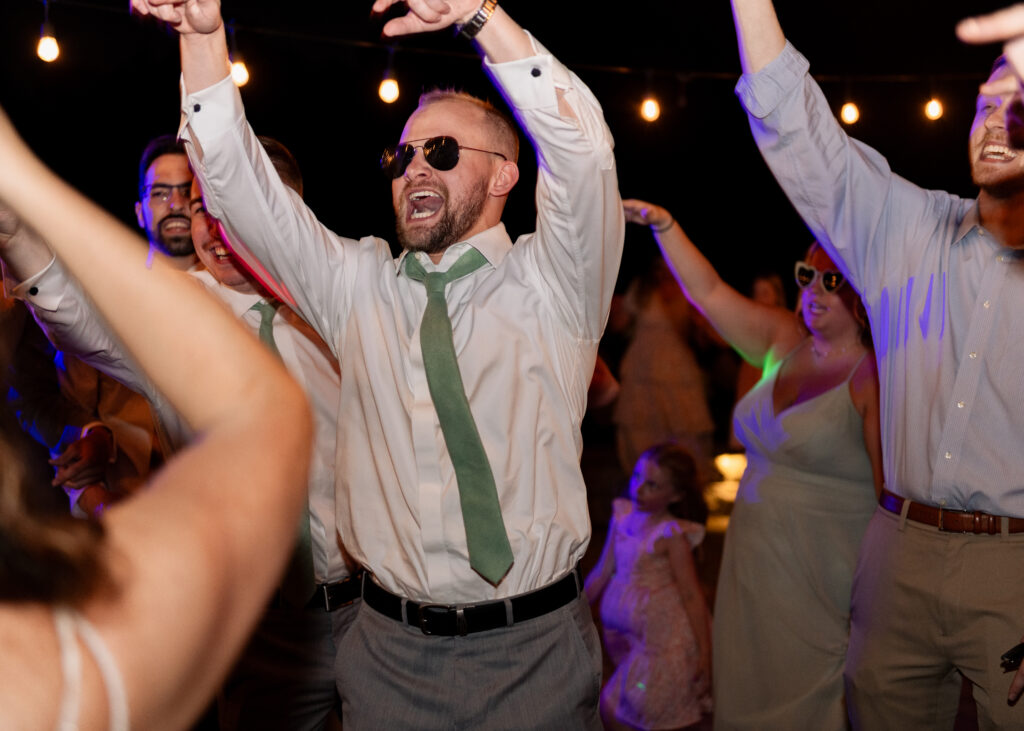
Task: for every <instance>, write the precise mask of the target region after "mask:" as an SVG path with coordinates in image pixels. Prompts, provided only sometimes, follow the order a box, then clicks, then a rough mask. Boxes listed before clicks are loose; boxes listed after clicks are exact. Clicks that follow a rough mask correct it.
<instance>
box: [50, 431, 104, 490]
mask: <svg viewBox="0 0 1024 731" xmlns="http://www.w3.org/2000/svg"><path fill="white" fill-rule="evenodd" d="M113 453H114V435H113V434H112V433H111V431H110V430H109V429H107V428H106V427H95V428H93V429H92V430H90V431H89V433H88V434H86V435H85V436H84V437H82V438H81V439H78V440H76V441H74V442H72V443H71V444H69V445H68V447H67V449H65V450H64V451H63V452H61V454H60V455H59V456H58V457H56V458H55V459H51V460H50V464H52V465H53V466H54V467H56V468H57V473H56V474H55V475H54V476H53V484H54V485H57V486H64V485H67V486H68V487H84V486H86V485H89V484H92V483H97V482H99V483H102V482H103V481H104V479H105V478H106V475H107V465H109V464H110V458H111V457H112V456H113Z"/></svg>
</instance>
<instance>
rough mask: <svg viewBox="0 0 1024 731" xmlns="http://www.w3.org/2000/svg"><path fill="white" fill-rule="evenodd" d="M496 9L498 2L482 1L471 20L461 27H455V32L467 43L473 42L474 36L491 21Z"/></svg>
mask: <svg viewBox="0 0 1024 731" xmlns="http://www.w3.org/2000/svg"><path fill="white" fill-rule="evenodd" d="M496 7H498V0H484V4H483V5H481V6H480V9H479V10H477V11H476V13H475V14H474V15H473V17H472V18H470V19H469V20H467V21H466V22H465V23H463V24H462V25H459V26H456V28H455V32H456V33H458V34H459V36H460V37H461V38H465V39H466V40H467V41H471V40H473V39H474V38H476V34H477V33H479V32H480V29H481V28H483V27H484V24H485V23H487V21H488V20H490V19H491V16H492V15H493V14H494V9H495V8H496Z"/></svg>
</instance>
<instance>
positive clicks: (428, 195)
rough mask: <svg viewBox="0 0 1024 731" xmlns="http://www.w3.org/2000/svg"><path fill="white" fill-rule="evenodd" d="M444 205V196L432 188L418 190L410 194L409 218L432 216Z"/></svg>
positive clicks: (416, 218)
mask: <svg viewBox="0 0 1024 731" xmlns="http://www.w3.org/2000/svg"><path fill="white" fill-rule="evenodd" d="M443 205H444V198H442V197H441V196H440V195H438V194H437V193H435V192H434V191H432V190H417V191H416V192H414V193H411V194H410V195H409V218H410V219H411V220H413V221H416V220H419V219H423V218H430V217H431V216H433V215H434V214H435V213H437V212H438V211H439V210H441V206H443Z"/></svg>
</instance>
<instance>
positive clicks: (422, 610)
mask: <svg viewBox="0 0 1024 731" xmlns="http://www.w3.org/2000/svg"><path fill="white" fill-rule="evenodd" d="M472 607H473V605H471V604H466V605H462V606H458V605H455V604H420V605H419V606H418V607H417V608H416V624H417V625H418V626H419V628H420V632H422V633H423V634H425V635H432V634H434V633H433V632H431V630H430V626H429V625H430V616H429V615H430V612H431V611H434V612H438V613H439V614H442V615H447V614H449V613H451V612H455V631H456V633H457V634H458V635H459V636H461V637H465V636H466V635H467V634H469V622H467V621H466V609H471V608H472Z"/></svg>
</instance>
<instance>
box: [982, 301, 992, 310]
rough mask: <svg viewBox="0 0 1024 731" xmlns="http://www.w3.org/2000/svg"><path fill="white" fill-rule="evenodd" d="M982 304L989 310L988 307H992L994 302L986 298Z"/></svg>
mask: <svg viewBox="0 0 1024 731" xmlns="http://www.w3.org/2000/svg"><path fill="white" fill-rule="evenodd" d="M981 306H982V307H984V308H985V309H986V310H987V309H988V308H989V307H991V306H992V303H991V302H989V301H988V300H985V301H984V302H983V303H982V305H981Z"/></svg>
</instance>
